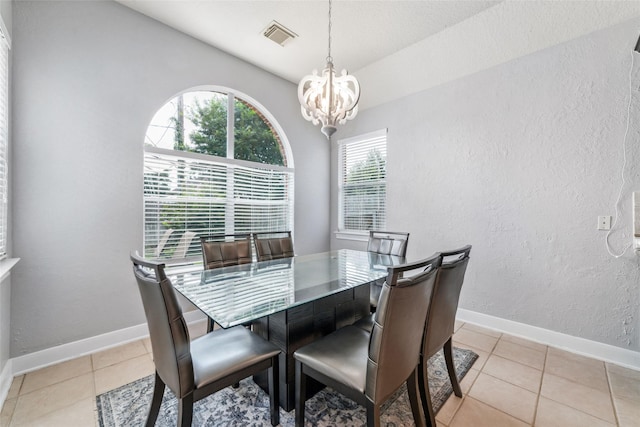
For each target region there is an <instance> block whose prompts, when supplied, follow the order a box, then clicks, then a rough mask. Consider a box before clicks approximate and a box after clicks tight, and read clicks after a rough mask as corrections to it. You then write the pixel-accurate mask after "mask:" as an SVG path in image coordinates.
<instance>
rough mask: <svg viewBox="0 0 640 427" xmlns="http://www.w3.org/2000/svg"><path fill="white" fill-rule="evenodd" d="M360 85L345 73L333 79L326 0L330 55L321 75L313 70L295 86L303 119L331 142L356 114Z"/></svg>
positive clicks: (333, 70) (334, 76) (333, 71)
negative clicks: (337, 132) (337, 128)
mask: <svg viewBox="0 0 640 427" xmlns="http://www.w3.org/2000/svg"><path fill="white" fill-rule="evenodd" d="M359 99H360V84H359V83H358V80H356V78H355V77H354V76H350V75H349V74H348V73H347V70H342V72H341V73H340V75H336V71H335V69H334V68H333V58H332V57H331V0H329V54H328V55H327V65H326V66H325V68H324V70H322V74H318V70H313V72H312V73H311V74H310V75H307V76H304V77H303V78H302V80H300V83H299V84H298V100H299V101H300V111H301V112H302V117H304V118H305V119H306V120H309V121H310V122H312V123H313V124H314V125H318V124H322V129H321V131H322V133H323V134H325V135H326V136H327V138H331V135H333V134H334V133H335V131H336V125H337V124H341V125H343V124H345V123H346V122H347V120H351V119H353V118H354V117H355V116H356V114H358V100H359Z"/></svg>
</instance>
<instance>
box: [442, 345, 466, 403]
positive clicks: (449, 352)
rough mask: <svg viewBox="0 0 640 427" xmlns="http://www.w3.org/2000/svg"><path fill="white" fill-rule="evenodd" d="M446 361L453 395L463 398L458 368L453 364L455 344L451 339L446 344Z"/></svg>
mask: <svg viewBox="0 0 640 427" xmlns="http://www.w3.org/2000/svg"><path fill="white" fill-rule="evenodd" d="M443 348H444V360H445V362H447V371H448V372H449V380H451V387H452V388H453V393H454V394H455V395H456V396H458V397H462V390H461V389H460V382H459V381H458V376H457V375H456V367H455V364H454V363H453V342H452V338H451V337H449V340H448V341H447V342H446V343H444V347H443Z"/></svg>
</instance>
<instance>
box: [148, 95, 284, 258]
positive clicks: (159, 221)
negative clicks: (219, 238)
mask: <svg viewBox="0 0 640 427" xmlns="http://www.w3.org/2000/svg"><path fill="white" fill-rule="evenodd" d="M266 114H267V113H266V111H264V110H263V109H262V108H258V107H257V105H256V103H255V102H251V103H250V102H248V101H247V100H246V99H245V97H241V96H239V95H238V94H237V93H234V92H231V91H229V90H224V91H222V90H220V91H197V92H187V93H184V94H181V95H179V96H177V97H175V98H174V99H172V100H171V101H169V102H168V103H167V104H166V105H165V106H164V107H163V108H161V109H160V110H159V111H158V112H157V113H156V115H155V117H154V118H153V120H152V121H151V124H150V125H149V127H148V129H147V134H146V141H145V145H144V253H145V256H146V257H149V258H162V259H167V258H169V259H172V260H174V261H189V260H193V261H196V262H197V261H199V260H200V259H201V257H202V255H201V252H200V240H199V238H200V236H209V235H214V234H236V233H249V232H262V231H281V230H292V228H293V194H294V192H293V168H292V167H291V166H290V163H292V161H291V159H290V154H289V152H290V150H289V148H288V144H287V143H286V142H284V141H283V138H284V135H283V134H282V132H278V131H276V125H275V122H274V121H273V119H271V120H269V119H267V117H266Z"/></svg>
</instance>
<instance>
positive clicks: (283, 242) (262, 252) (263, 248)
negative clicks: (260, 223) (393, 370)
mask: <svg viewBox="0 0 640 427" xmlns="http://www.w3.org/2000/svg"><path fill="white" fill-rule="evenodd" d="M253 243H254V244H255V247H256V258H257V260H258V261H268V260H272V259H280V258H290V257H292V256H294V255H295V254H294V253H293V240H292V239H291V231H266V232H261V233H253Z"/></svg>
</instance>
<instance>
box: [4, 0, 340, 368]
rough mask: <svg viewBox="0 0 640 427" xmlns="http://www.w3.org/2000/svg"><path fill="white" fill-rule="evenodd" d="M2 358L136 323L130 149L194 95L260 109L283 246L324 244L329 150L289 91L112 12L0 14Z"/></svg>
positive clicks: (138, 200) (99, 5) (73, 7)
mask: <svg viewBox="0 0 640 427" xmlns="http://www.w3.org/2000/svg"><path fill="white" fill-rule="evenodd" d="M13 29H14V40H13V41H14V80H13V85H14V86H13V88H14V122H13V125H14V144H15V150H14V159H13V170H14V184H13V185H14V204H13V210H14V216H15V221H14V229H13V232H14V254H15V256H18V257H21V258H22V261H21V262H20V264H19V265H18V266H17V267H16V269H15V274H14V276H13V285H14V286H13V295H12V307H11V308H12V314H11V321H12V345H11V356H12V357H17V356H20V355H23V354H26V353H31V352H33V351H37V350H41V349H45V348H49V347H52V346H55V345H59V344H64V343H68V342H73V341H76V340H79V339H83V338H87V337H92V336H95V335H98V334H102V333H106V332H110V331H114V330H119V329H122V328H126V327H129V326H133V325H138V324H141V323H144V314H143V311H142V305H141V304H140V298H139V295H138V291H137V287H136V285H135V282H134V280H133V277H132V274H131V268H130V263H129V259H128V255H129V252H130V251H131V250H135V249H141V246H142V144H143V138H144V135H145V131H146V128H147V125H148V124H149V121H150V120H151V118H152V117H153V115H154V113H155V112H156V111H157V110H158V109H159V108H160V107H161V106H162V105H163V104H164V103H165V102H166V101H167V100H169V99H170V98H172V97H173V96H175V94H176V93H178V92H180V91H183V90H185V89H188V88H192V87H195V86H200V85H207V84H209V85H219V86H225V87H229V88H233V89H236V90H238V91H240V92H243V93H245V94H247V95H249V96H250V97H252V98H253V99H256V100H257V101H258V102H260V103H261V104H262V105H263V106H264V107H266V109H267V110H269V111H270V112H271V113H272V114H273V115H274V117H275V118H276V120H278V122H279V123H280V125H281V126H282V128H283V129H284V131H285V134H286V135H287V137H288V139H289V141H290V143H291V146H292V151H293V156H294V162H295V170H296V176H295V180H296V181H295V191H296V193H295V198H296V200H295V219H296V221H295V246H296V251H297V253H299V254H303V253H311V252H318V251H323V250H327V249H328V247H329V228H328V227H329V212H328V209H326V208H324V209H318V208H317V207H318V206H321V207H326V206H328V205H329V203H330V190H329V181H330V179H329V170H330V167H329V164H330V150H329V146H328V144H327V142H326V140H325V138H324V136H322V135H321V134H320V132H319V131H318V129H317V128H315V127H313V126H312V125H311V124H310V123H308V122H306V121H304V120H303V119H302V117H301V115H300V107H299V104H298V101H297V97H296V86H295V85H294V84H291V83H289V82H287V81H284V80H282V79H280V78H277V77H275V76H273V75H271V74H269V73H266V72H264V71H262V70H259V69H258V68H255V67H253V66H251V65H248V64H247V63H245V62H243V61H240V60H238V59H236V58H234V57H231V56H229V55H227V54H224V53H223V52H220V51H218V50H216V49H214V48H212V47H210V46H207V45H205V44H203V43H200V42H198V41H196V40H194V39H192V38H190V37H188V36H186V35H183V34H181V33H178V32H176V31H174V30H171V29H169V28H168V27H166V26H164V25H162V24H160V23H158V22H156V21H153V20H151V19H149V18H146V17H144V16H142V15H140V14H138V13H136V12H133V11H131V10H130V9H128V8H125V7H123V6H121V5H119V4H117V3H115V2H111V1H107V2H103V1H100V2H76V1H69V2H56V1H52V2H26V1H20V2H17V3H15V4H14V15H13Z"/></svg>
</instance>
